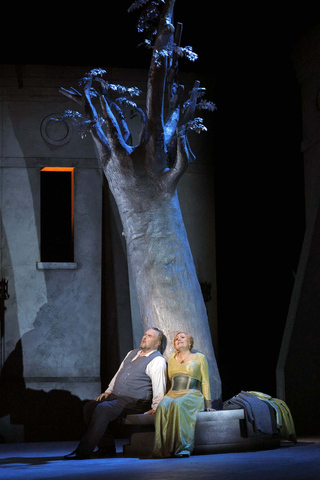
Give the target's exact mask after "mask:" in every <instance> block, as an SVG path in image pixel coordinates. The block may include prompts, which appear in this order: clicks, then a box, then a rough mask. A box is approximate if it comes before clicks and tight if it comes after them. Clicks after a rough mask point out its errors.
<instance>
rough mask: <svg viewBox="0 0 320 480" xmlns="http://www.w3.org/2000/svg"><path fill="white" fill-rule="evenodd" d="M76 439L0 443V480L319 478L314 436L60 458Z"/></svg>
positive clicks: (319, 450) (319, 443) (319, 442)
mask: <svg viewBox="0 0 320 480" xmlns="http://www.w3.org/2000/svg"><path fill="white" fill-rule="evenodd" d="M76 445H77V442H54V443H20V444H1V445H0V478H1V480H7V479H10V480H11V479H14V480H49V479H59V480H71V479H72V480H100V479H101V480H102V479H103V480H124V479H128V480H140V479H141V480H142V479H143V480H180V479H181V480H209V479H214V480H257V479H259V480H286V479H288V480H320V437H319V438H301V439H299V441H298V443H297V445H293V444H292V443H290V442H284V443H283V444H282V446H281V448H278V449H276V450H268V451H266V450H264V451H261V452H245V453H243V452H242V453H224V454H214V455H194V456H191V457H190V458H179V459H178V458H172V459H164V460H151V459H147V460H144V459H139V458H125V457H124V456H123V455H122V453H120V452H122V442H121V441H119V442H118V444H117V451H118V452H119V453H118V454H117V457H115V458H110V459H97V460H81V461H71V460H70V461H66V460H63V459H62V457H63V455H65V454H66V453H70V452H71V451H72V450H73V449H74V448H75V447H76Z"/></svg>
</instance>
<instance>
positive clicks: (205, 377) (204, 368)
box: [200, 355, 214, 412]
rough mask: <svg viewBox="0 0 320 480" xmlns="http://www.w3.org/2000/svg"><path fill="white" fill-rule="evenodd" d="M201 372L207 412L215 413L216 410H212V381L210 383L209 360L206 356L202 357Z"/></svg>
mask: <svg viewBox="0 0 320 480" xmlns="http://www.w3.org/2000/svg"><path fill="white" fill-rule="evenodd" d="M200 370H201V388H202V393H203V396H204V402H205V406H206V408H205V409H206V410H207V411H208V412H209V411H214V408H211V393H210V381H209V366H208V362H207V359H206V357H205V356H204V355H201V357H200Z"/></svg>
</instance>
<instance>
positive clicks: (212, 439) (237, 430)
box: [123, 409, 280, 457]
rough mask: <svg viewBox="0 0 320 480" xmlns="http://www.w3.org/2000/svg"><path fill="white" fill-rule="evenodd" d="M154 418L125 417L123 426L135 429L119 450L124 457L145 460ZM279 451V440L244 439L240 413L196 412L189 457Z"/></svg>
mask: <svg viewBox="0 0 320 480" xmlns="http://www.w3.org/2000/svg"><path fill="white" fill-rule="evenodd" d="M154 420H155V415H128V416H127V418H126V419H125V420H124V423H125V424H126V425H132V426H134V427H135V431H134V433H132V435H131V438H130V444H129V445H125V446H124V447H123V452H124V454H125V455H126V456H138V457H139V456H147V455H149V454H150V453H151V452H152V448H153V442H154ZM279 447H280V436H279V435H269V434H262V435H259V436H257V437H247V436H246V425H245V416H244V410H243V409H234V410H218V411H215V412H199V413H198V417H197V423H196V430H195V447H194V450H193V454H212V453H227V452H240V451H253V450H265V449H273V448H279Z"/></svg>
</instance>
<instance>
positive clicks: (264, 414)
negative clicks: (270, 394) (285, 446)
mask: <svg viewBox="0 0 320 480" xmlns="http://www.w3.org/2000/svg"><path fill="white" fill-rule="evenodd" d="M234 405H239V406H240V407H241V408H243V409H244V412H245V420H246V426H247V433H248V437H255V436H259V435H263V434H276V433H278V428H277V422H276V417H275V411H274V409H273V408H272V406H271V405H270V404H269V403H267V402H262V401H261V400H260V399H259V398H258V397H257V396H256V395H253V394H252V393H248V392H245V391H241V392H240V393H238V395H236V396H234V397H232V398H231V399H229V400H227V401H226V402H224V404H223V409H224V410H228V407H232V406H234Z"/></svg>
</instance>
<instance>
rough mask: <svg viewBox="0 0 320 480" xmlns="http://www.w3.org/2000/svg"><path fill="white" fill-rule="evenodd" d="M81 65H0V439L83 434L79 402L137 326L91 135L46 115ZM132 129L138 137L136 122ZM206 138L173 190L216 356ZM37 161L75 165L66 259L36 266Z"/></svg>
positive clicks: (60, 102)
mask: <svg viewBox="0 0 320 480" xmlns="http://www.w3.org/2000/svg"><path fill="white" fill-rule="evenodd" d="M90 69H91V67H84V68H80V67H59V66H46V65H0V82H1V83H0V88H1V97H0V100H1V102H0V115H1V124H2V126H1V130H0V151H1V158H0V162H1V165H0V167H1V168H0V202H1V212H2V222H1V232H0V233H1V249H0V255H1V259H0V264H1V278H3V279H5V280H7V281H8V292H9V295H10V297H9V298H8V299H7V300H6V301H5V302H4V303H5V312H4V324H5V334H4V339H3V340H4V341H3V343H2V353H3V359H2V370H1V377H0V388H1V391H0V435H1V436H0V441H1V442H24V441H27V442H28V441H48V440H69V439H78V438H80V436H81V435H82V433H83V431H84V428H85V426H84V423H83V417H82V409H83V405H84V403H85V402H86V400H88V399H92V398H95V397H97V396H98V395H99V394H100V393H101V391H104V389H105V388H106V387H107V385H108V383H109V381H110V380H111V378H112V376H113V374H114V373H115V371H116V369H117V367H118V365H119V363H120V361H121V360H122V359H123V357H124V356H125V354H126V353H127V352H128V351H129V350H130V349H131V348H133V347H137V346H139V343H140V339H141V336H142V333H143V328H142V323H141V319H140V314H139V307H138V305H137V300H136V296H135V290H134V285H133V284H132V282H131V275H130V271H128V268H127V262H126V247H125V242H124V237H123V235H122V227H121V221H120V218H119V214H118V211H117V207H116V205H115V202H114V200H113V198H112V196H111V194H110V191H109V188H108V185H107V182H106V179H105V177H104V175H103V172H102V170H101V167H100V164H99V161H98V160H97V155H96V151H95V148H94V145H93V141H92V138H91V136H90V134H89V135H88V136H86V137H85V138H83V139H81V138H80V136H79V133H78V131H77V128H75V127H74V126H72V125H71V124H70V123H69V122H68V123H63V124H62V127H63V128H62V130H61V131H60V133H59V129H58V127H57V125H56V124H55V123H54V122H52V121H51V118H52V117H53V116H56V115H61V114H62V113H63V112H64V111H65V110H68V109H77V104H74V103H72V102H71V101H70V100H69V99H67V98H66V97H65V96H63V95H62V94H61V93H60V92H59V88H60V87H66V88H68V87H71V86H73V87H75V88H77V86H78V80H79V78H81V77H82V76H84V74H85V73H86V72H87V71H89V70H90ZM106 70H107V71H108V77H107V78H108V81H109V82H111V83H116V84H117V83H119V84H124V85H127V86H137V87H139V88H140V89H141V90H142V91H143V92H145V91H146V79H147V72H146V71H142V70H134V71H133V70H125V69H113V68H106ZM196 79H199V80H200V81H201V82H203V84H205V86H206V87H207V89H208V92H209V94H210V92H212V90H213V89H214V85H213V80H212V78H203V75H202V76H201V77H200V78H199V77H197V76H193V75H192V74H188V75H186V76H185V78H184V79H183V82H184V83H185V84H186V89H188V90H190V89H191V88H192V86H193V82H194V80H196ZM188 90H187V91H188ZM208 97H209V95H208ZM139 102H141V105H142V102H143V98H142V99H141V100H138V104H139ZM132 128H133V137H134V141H136V140H137V138H138V132H139V129H140V124H139V120H138V119H135V120H134V121H133V123H132ZM212 136H213V132H212V131H211V132H210V133H208V134H203V135H201V136H194V137H193V139H192V140H191V144H192V147H193V150H194V152H195V154H196V157H197V158H196V160H195V162H194V163H193V164H191V165H190V166H189V167H188V170H187V172H186V173H185V175H184V176H183V178H182V179H181V182H180V184H179V187H178V194H179V199H180V204H181V210H182V214H183V217H184V221H185V225H186V229H187V233H188V237H189V242H190V246H191V250H192V253H193V257H194V262H195V266H196V270H197V273H198V277H199V281H200V282H208V283H210V284H211V297H212V298H211V300H209V301H208V302H207V303H206V306H207V311H208V319H209V325H210V329H211V333H212V339H213V344H214V348H215V351H216V355H217V356H218V345H217V313H216V270H215V224H214V191H213V160H212V156H213V152H212V149H213V146H212V145H213V138H212ZM44 167H73V168H74V259H73V260H74V261H73V262H66V263H63V264H61V263H53V262H46V263H43V262H41V258H40V244H41V238H40V231H41V230H40V227H41V226H40V211H41V205H40V172H41V169H42V168H44ZM57 195H59V192H57Z"/></svg>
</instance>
